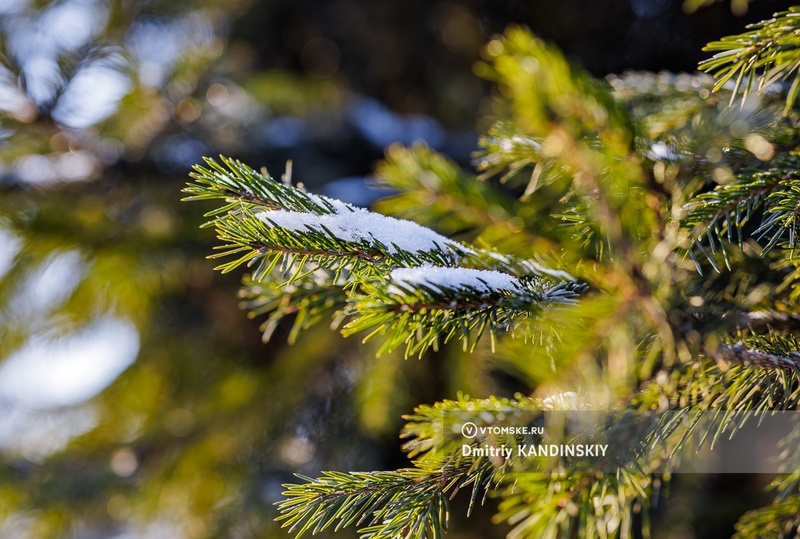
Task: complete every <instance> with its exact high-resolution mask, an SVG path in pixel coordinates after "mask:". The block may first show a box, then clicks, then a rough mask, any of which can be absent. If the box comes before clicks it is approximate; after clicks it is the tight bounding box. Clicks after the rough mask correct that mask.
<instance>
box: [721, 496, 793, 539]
mask: <svg viewBox="0 0 800 539" xmlns="http://www.w3.org/2000/svg"><path fill="white" fill-rule="evenodd" d="M798 534H800V495H794V496H790V497H788V498H785V499H783V500H779V501H776V502H775V503H773V504H772V505H769V506H767V507H762V508H759V509H756V510H753V511H748V512H747V513H745V514H744V515H742V517H741V518H740V519H739V521H738V522H737V523H736V533H735V534H734V536H733V539H761V538H775V539H791V538H796V537H797V536H798Z"/></svg>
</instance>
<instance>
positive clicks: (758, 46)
mask: <svg viewBox="0 0 800 539" xmlns="http://www.w3.org/2000/svg"><path fill="white" fill-rule="evenodd" d="M747 29H748V30H749V31H748V32H745V33H742V34H739V35H734V36H727V37H724V38H722V39H721V40H719V41H713V42H711V43H709V44H708V45H706V46H705V47H704V48H703V50H704V51H708V52H715V53H716V54H714V56H712V57H711V58H709V59H708V60H704V61H703V62H701V63H700V69H701V70H703V71H706V72H709V73H712V74H713V75H714V77H716V78H717V83H716V84H715V86H714V89H715V90H718V89H720V88H722V87H723V86H725V85H726V84H727V83H728V82H729V81H730V82H731V83H732V84H733V88H732V91H731V101H730V103H731V104H733V102H734V100H735V99H736V96H737V94H739V93H740V92H741V94H742V100H743V101H744V100H745V99H747V96H748V95H749V94H750V93H751V92H752V91H753V86H754V85H756V90H757V91H758V92H763V91H765V90H766V89H767V88H769V87H770V86H772V85H773V84H775V83H777V82H780V81H785V80H788V79H790V78H792V84H791V87H790V88H789V91H788V93H787V95H786V108H785V109H784V114H788V112H789V111H790V110H791V108H792V106H793V105H794V103H795V101H796V100H797V95H798V92H800V71H798V67H800V40H798V37H797V32H798V30H800V7H797V6H794V7H791V8H789V10H788V11H782V12H779V13H776V14H775V15H774V16H773V18H772V19H768V20H765V21H761V22H758V23H755V24H751V25H749V26H747Z"/></svg>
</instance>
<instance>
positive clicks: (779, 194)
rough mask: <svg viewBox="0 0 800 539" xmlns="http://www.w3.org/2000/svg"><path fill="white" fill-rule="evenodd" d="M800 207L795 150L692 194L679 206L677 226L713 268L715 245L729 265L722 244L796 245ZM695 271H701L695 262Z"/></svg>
mask: <svg viewBox="0 0 800 539" xmlns="http://www.w3.org/2000/svg"><path fill="white" fill-rule="evenodd" d="M799 206H800V158H798V155H797V154H796V153H791V154H788V155H786V156H783V157H782V158H780V159H777V160H775V161H774V162H772V163H770V168H769V169H767V170H753V169H745V170H741V171H739V172H738V173H737V175H736V177H735V179H734V181H732V182H731V183H729V184H726V185H719V186H717V187H715V188H714V189H713V190H712V191H709V192H707V193H702V194H700V195H697V196H696V197H694V198H693V199H692V200H691V201H690V202H689V203H688V204H686V206H685V211H686V217H685V219H684V221H683V227H684V228H685V229H686V230H687V231H688V233H689V237H690V241H691V242H692V246H691V247H690V248H689V250H688V253H689V255H690V256H691V257H692V258H693V259H694V260H695V262H697V259H696V256H695V254H694V251H695V250H696V251H698V252H699V253H701V254H702V256H703V257H705V258H706V259H707V260H708V261H709V263H710V264H711V265H712V267H714V269H715V270H717V271H719V267H718V265H717V263H716V261H715V260H714V256H713V255H715V254H716V253H717V251H718V250H719V251H720V252H721V253H722V256H723V259H724V261H725V264H726V266H727V267H728V269H730V268H731V261H730V255H729V253H728V245H729V244H734V245H738V246H739V250H742V248H743V244H744V243H745V241H746V240H747V239H748V238H753V239H754V240H756V241H762V242H763V243H764V245H763V251H762V254H766V253H768V252H769V251H770V250H771V249H773V248H774V247H775V246H779V247H782V248H784V249H791V248H794V247H795V246H796V245H797V242H798V240H799V239H800V238H798V234H797V227H798V220H797V215H798V209H799ZM697 267H698V270H700V271H701V272H702V270H701V268H700V266H699V263H698V265H697Z"/></svg>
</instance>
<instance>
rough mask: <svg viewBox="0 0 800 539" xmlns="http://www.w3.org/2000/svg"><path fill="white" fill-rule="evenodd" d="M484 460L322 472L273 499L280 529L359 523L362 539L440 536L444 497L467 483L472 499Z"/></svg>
mask: <svg viewBox="0 0 800 539" xmlns="http://www.w3.org/2000/svg"><path fill="white" fill-rule="evenodd" d="M490 469H491V464H490V463H489V462H488V461H484V462H482V463H479V464H477V465H476V463H474V462H468V463H464V464H462V465H459V466H442V467H440V468H438V469H429V468H420V467H416V468H404V469H400V470H396V471H391V472H350V473H343V472H323V475H322V477H320V478H317V479H313V478H310V477H305V476H301V475H298V477H299V478H300V479H303V480H304V481H305V483H301V484H287V485H284V487H285V488H286V489H287V490H286V491H285V492H284V493H283V494H284V496H286V499H285V500H283V501H281V502H279V503H278V508H279V509H280V511H281V513H282V514H281V515H280V516H279V517H278V518H277V520H278V521H279V522H282V526H283V527H289V531H290V532H292V533H296V534H297V535H296V536H297V537H299V536H301V535H302V534H303V533H305V532H306V531H311V533H317V532H320V531H322V530H325V529H327V528H329V527H331V526H333V525H334V524H335V527H334V529H335V530H339V529H341V528H344V527H347V526H351V525H357V526H362V525H365V526H363V527H361V528H360V529H359V534H360V536H361V537H362V539H397V538H404V539H417V538H430V539H440V538H441V537H442V535H443V534H444V532H445V531H446V530H447V526H448V521H449V518H450V508H449V502H448V496H450V497H452V496H453V495H455V494H456V493H457V492H458V491H459V490H460V489H462V488H464V487H467V486H472V489H473V497H475V496H476V493H477V492H480V491H481V490H484V489H486V488H487V485H488V484H489V482H490V481H491V477H492V475H491V473H487V471H489V472H490V471H491V470H490Z"/></svg>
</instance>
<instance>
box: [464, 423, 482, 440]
mask: <svg viewBox="0 0 800 539" xmlns="http://www.w3.org/2000/svg"><path fill="white" fill-rule="evenodd" d="M477 435H478V426H477V425H476V424H475V423H470V422H469V421H468V422H466V423H464V424H463V425H461V436H463V437H464V438H474V437H476V436H477Z"/></svg>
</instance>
